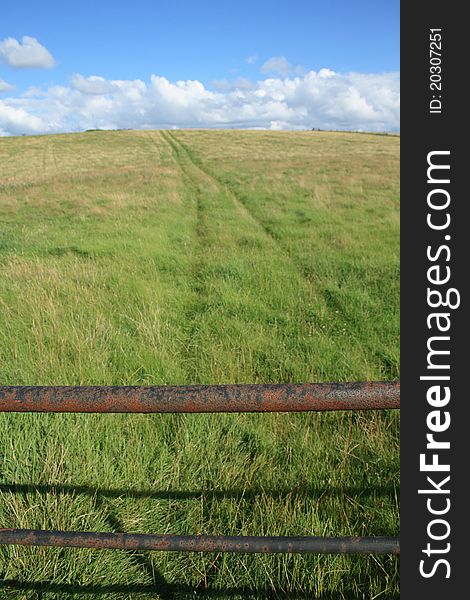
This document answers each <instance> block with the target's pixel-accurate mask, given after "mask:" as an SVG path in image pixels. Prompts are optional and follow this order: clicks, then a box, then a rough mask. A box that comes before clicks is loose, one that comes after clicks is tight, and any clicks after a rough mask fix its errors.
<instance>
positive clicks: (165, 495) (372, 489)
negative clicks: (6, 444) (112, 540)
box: [0, 483, 398, 500]
mask: <svg viewBox="0 0 470 600" xmlns="http://www.w3.org/2000/svg"><path fill="white" fill-rule="evenodd" d="M0 492H4V493H5V492H10V493H13V494H85V495H89V496H101V497H105V498H153V499H155V500H192V499H198V498H202V497H204V498H208V499H218V498H220V499H223V498H238V499H240V500H242V499H245V500H247V499H253V498H256V497H257V496H260V495H264V496H266V495H268V496H271V497H273V498H283V497H288V496H290V497H292V496H294V497H310V498H320V497H330V496H371V495H381V496H389V495H396V494H397V493H398V488H397V487H396V486H394V485H393V484H391V483H387V484H385V485H383V484H381V485H368V486H367V487H364V486H357V487H356V486H345V487H339V486H333V487H327V488H319V487H311V486H302V485H300V486H294V487H292V488H287V487H285V488H280V489H277V490H270V489H264V488H259V489H252V490H193V491H186V490H133V489H129V488H114V489H102V488H96V487H92V486H88V485H64V484H42V483H40V484H32V483H2V484H0Z"/></svg>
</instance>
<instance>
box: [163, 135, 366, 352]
mask: <svg viewBox="0 0 470 600" xmlns="http://www.w3.org/2000/svg"><path fill="white" fill-rule="evenodd" d="M167 134H168V136H169V137H170V138H171V139H172V140H173V142H174V143H175V145H179V147H181V149H182V150H183V151H184V152H185V154H186V156H187V158H188V159H189V160H190V161H191V163H192V164H193V166H194V167H195V168H197V169H198V170H199V171H201V172H202V173H204V175H206V176H207V177H208V178H209V179H210V180H211V181H213V182H214V183H215V184H216V185H217V186H219V188H222V189H223V190H224V191H225V193H226V195H227V196H228V197H229V198H230V199H231V200H232V202H233V203H234V205H235V206H236V207H237V208H238V209H239V210H240V212H241V213H242V214H243V215H244V216H245V217H246V218H248V219H250V220H251V221H252V222H253V223H254V224H255V225H256V226H257V228H258V229H260V230H262V231H263V233H264V234H265V237H267V238H268V239H269V240H271V241H272V242H273V244H274V246H275V247H276V248H277V250H278V252H279V253H280V254H282V255H283V256H284V258H285V259H286V260H288V261H289V263H290V264H291V265H292V268H293V270H295V271H296V272H297V273H298V275H299V276H300V277H301V278H302V280H303V281H304V282H305V283H306V284H307V289H308V295H309V296H312V295H313V296H314V297H315V296H316V297H317V298H318V297H320V298H321V299H322V301H323V302H324V304H325V306H326V308H327V309H328V311H329V312H330V313H331V314H334V315H337V317H336V318H337V319H339V320H341V321H342V322H344V323H347V324H348V326H350V327H355V325H354V323H352V322H351V320H350V318H349V316H348V315H347V313H346V312H345V310H344V307H343V305H342V303H341V302H339V301H338V300H337V299H335V298H334V297H332V294H331V292H330V291H329V290H328V289H322V287H321V286H320V285H319V284H318V280H317V278H316V277H315V276H314V275H313V274H312V273H311V270H310V269H309V268H308V266H307V265H305V264H304V263H303V261H302V260H299V259H298V258H297V257H296V256H295V255H294V254H293V253H292V252H291V251H290V249H289V248H288V246H286V245H285V244H283V243H282V241H281V240H280V239H279V237H278V236H277V235H276V234H275V233H274V232H273V231H272V229H271V228H270V227H269V226H267V225H266V224H265V223H264V222H263V221H262V219H260V218H259V217H257V216H256V215H255V214H254V213H253V212H252V211H251V210H250V208H249V207H248V206H247V204H246V202H245V201H244V200H243V198H242V197H241V196H240V194H238V193H237V192H236V191H235V190H234V189H233V187H232V186H230V185H229V184H227V183H226V182H225V181H222V180H221V179H220V178H218V177H217V175H215V174H214V173H213V172H212V171H211V170H210V169H209V168H208V167H207V166H205V165H203V164H202V161H201V160H200V159H199V158H196V157H194V155H193V153H192V152H191V150H190V149H189V148H188V147H187V146H186V145H185V144H184V143H183V142H181V141H180V140H178V139H177V137H176V136H175V135H174V134H173V133H171V132H167ZM355 337H356V342H357V344H358V345H360V346H361V347H362V348H363V349H364V352H365V354H366V355H368V358H369V359H370V360H371V362H372V363H373V362H374V360H376V355H375V354H374V352H373V351H372V349H371V348H369V346H368V345H367V343H366V341H365V340H363V339H362V337H361V336H360V335H359V336H355Z"/></svg>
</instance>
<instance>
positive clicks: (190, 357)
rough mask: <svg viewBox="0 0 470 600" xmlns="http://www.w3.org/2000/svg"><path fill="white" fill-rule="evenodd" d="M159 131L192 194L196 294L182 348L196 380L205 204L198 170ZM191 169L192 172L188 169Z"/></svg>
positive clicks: (203, 306)
mask: <svg viewBox="0 0 470 600" xmlns="http://www.w3.org/2000/svg"><path fill="white" fill-rule="evenodd" d="M159 135H160V137H161V139H163V140H164V141H165V143H166V145H167V146H168V147H169V148H170V150H171V153H172V155H173V157H174V160H175V162H176V164H177V165H178V168H179V169H180V171H181V175H182V178H183V182H184V184H185V186H184V187H185V195H186V197H187V198H190V196H193V198H190V200H191V203H190V207H191V210H192V211H194V213H195V214H194V222H195V226H194V232H193V240H194V253H193V256H192V260H191V267H190V278H191V282H192V284H191V289H192V291H193V292H194V296H195V297H194V300H193V302H192V303H191V304H190V305H189V306H188V307H187V310H186V313H185V322H187V323H189V328H188V331H187V334H186V336H185V337H186V341H185V344H184V350H183V352H184V355H185V362H186V364H187V366H186V373H187V376H188V381H189V382H190V383H192V384H195V383H201V382H200V381H199V375H198V371H199V369H198V364H197V361H198V356H199V352H198V346H197V344H196V343H194V341H193V340H194V338H195V336H196V335H197V332H198V324H199V321H200V319H201V317H202V315H203V314H204V313H205V312H206V311H207V308H208V292H207V286H206V283H205V278H204V273H205V270H206V258H205V255H206V253H207V250H208V229H207V222H206V206H205V203H204V199H203V188H202V185H201V183H200V182H199V181H198V179H200V177H198V172H197V171H196V173H194V169H195V166H194V165H193V163H192V162H190V161H188V160H187V159H186V154H183V151H182V149H181V148H180V147H179V146H178V144H177V143H175V141H174V140H173V138H172V137H171V136H169V135H168V134H167V132H164V131H160V132H159ZM185 159H186V160H185ZM191 171H193V172H192V173H191ZM188 204H189V203H188Z"/></svg>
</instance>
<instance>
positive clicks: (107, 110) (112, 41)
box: [0, 0, 399, 135]
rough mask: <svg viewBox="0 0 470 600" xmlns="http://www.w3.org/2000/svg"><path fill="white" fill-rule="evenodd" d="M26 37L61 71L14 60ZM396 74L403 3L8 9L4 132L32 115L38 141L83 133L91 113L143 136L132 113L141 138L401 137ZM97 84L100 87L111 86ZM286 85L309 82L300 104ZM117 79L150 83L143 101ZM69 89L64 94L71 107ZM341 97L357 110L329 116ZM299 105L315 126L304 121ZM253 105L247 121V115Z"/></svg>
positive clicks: (1, 49) (0, 61)
mask: <svg viewBox="0 0 470 600" xmlns="http://www.w3.org/2000/svg"><path fill="white" fill-rule="evenodd" d="M24 36H29V38H34V40H35V42H33V47H30V49H29V52H30V54H29V55H28V56H30V55H31V52H36V51H37V52H42V51H43V52H45V53H48V55H49V57H50V61H49V63H47V60H46V61H45V62H44V61H43V64H42V67H41V61H38V60H36V61H34V60H33V61H32V62H31V63H28V62H27V61H26V62H23V64H22V65H18V61H16V62H15V60H14V55H13V50H15V49H14V48H13V46H12V43H13V42H12V41H11V40H15V41H16V42H15V43H16V44H17V47H16V49H17V50H18V52H23V56H26V54H25V53H26V49H25V48H24V45H25V43H28V42H25V39H24ZM2 44H3V45H2ZM34 44H36V45H34ZM41 49H43V50H41ZM52 62H53V66H52ZM38 65H39V66H38ZM322 69H323V71H322ZM312 72H313V73H315V74H317V75H318V73H320V72H322V73H323V75H325V77H323V78H318V77H317V78H316V79H315V77H313V76H309V77H308V78H307V81H306V82H305V81H304V80H305V78H306V77H307V75H308V74H309V73H312ZM398 72H399V2H398V1H397V0H379V1H377V0H375V1H369V0H358V1H356V2H354V1H352V0H351V1H346V0H330V1H328V2H326V1H323V2H317V1H314V0H310V1H304V0H297V1H295V0H293V1H291V2H273V1H265V0H261V1H256V0H252V2H248V1H245V0H239V1H238V2H222V1H220V0H219V1H218V2H215V1H203V2H201V1H199V2H194V1H192V2H190V1H183V0H173V1H169V2H165V3H160V2H157V1H154V2H151V1H147V0H134V1H133V2H119V1H114V2H110V1H108V0H104V1H103V0H101V1H100V0H95V2H90V1H89V0H82V1H81V2H73V1H70V2H63V1H62V2H55V1H54V2H51V1H49V2H47V1H46V2H21V3H16V4H13V3H9V6H8V8H6V9H5V8H4V9H3V11H2V18H1V20H0V91H1V93H0V103H1V104H0V133H3V134H4V135H7V134H12V133H13V134H17V133H19V129H21V126H22V120H21V114H22V113H21V111H23V112H25V113H27V115H28V116H29V117H31V118H30V119H29V121H28V119H26V117H25V118H24V119H23V125H24V127H23V129H25V132H26V133H34V132H37V133H39V132H41V131H42V130H44V131H59V130H67V129H68V130H75V129H79V128H80V127H82V126H86V124H87V118H85V116H86V115H88V117H90V119H91V120H92V121H93V119H95V120H96V124H97V125H101V126H103V127H107V126H109V127H111V126H119V125H120V124H123V125H126V126H128V125H129V126H132V111H133V106H134V108H135V111H134V113H135V114H134V118H135V127H137V128H142V127H144V126H145V127H146V126H155V127H159V126H172V127H178V126H198V125H199V126H235V127H237V126H240V127H242V126H247V127H266V128H294V129H295V128H308V126H309V125H312V126H318V127H321V126H322V124H323V125H324V126H325V128H328V127H334V125H335V124H336V125H337V126H338V128H341V126H343V127H344V128H347V129H354V128H358V129H362V128H364V127H363V126H364V125H365V126H366V128H367V125H368V124H369V125H370V128H371V129H380V128H381V127H382V128H385V129H388V130H396V129H397V127H398V121H397V113H396V106H395V105H396V100H397V95H398ZM332 74H333V75H332ZM350 74H356V75H357V77H356V78H355V79H354V78H353V79H351V78H350ZM152 75H153V76H156V77H157V78H164V80H165V81H163V80H162V79H155V78H154V79H153V80H152V79H151V78H152ZM360 75H362V76H365V75H367V76H368V78H365V77H363V78H362V79H361V78H360V77H359V76H360ZM77 76H79V79H77ZM92 76H97V77H99V78H101V79H100V80H99V83H100V85H99V86H98V84H97V81H96V80H89V78H90V77H92ZM372 76H374V77H375V79H372ZM74 77H75V79H74ZM80 78H81V79H80ZM267 80H271V81H274V82H275V83H274V84H273V85H271V84H266V83H265V82H266V81H267ZM288 80H289V81H292V82H297V83H296V84H293V85H294V87H295V85H296V86H297V87H296V90H295V93H294V92H293V91H292V90H293V88H292V86H290V87H289V86H288V85H287V83H286V82H287V81H288ZM327 80H328V81H327ZM87 81H88V82H90V81H92V82H93V81H94V83H92V85H91V84H90V85H88V84H86V82H87ZM116 81H120V82H125V81H127V82H132V81H134V82H135V81H139V82H141V83H143V84H144V86H145V89H144V88H143V87H142V86H141V85H140V84H139V85H137V84H135V86H134V88H133V91H132V90H131V89H130V88H131V87H132V86H131V85H130V84H128V85H127V87H126V86H125V85H124V84H111V83H109V82H116ZM166 81H167V82H168V83H169V85H170V87H168V86H167V84H166V83H165V82H166ZM178 81H183V82H189V81H197V82H199V83H200V84H201V85H202V86H203V88H204V91H203V92H202V91H201V90H200V89H199V88H198V89H196V88H194V87H192V88H191V86H189V87H188V86H186V88H184V86H183V88H182V87H181V86H180V87H179V88H178V89H177V88H175V89H173V88H172V87H171V86H175V85H176V83H177V82H178ZM84 82H85V83H84ZM276 82H278V83H279V85H277V84H276ZM358 82H359V83H358ZM108 84H109V85H108ZM93 86H94V87H93ZM100 86H101V87H100ZM273 86H274V87H273ZM124 87H125V88H126V90H125V91H124ZM58 88H63V89H62V92H61V97H62V100H61V101H59V99H58V95H60V94H58ZM352 88H354V89H357V93H356V92H352V91H351V89H352ZM379 88H380V90H381V91H380V93H379V92H378V90H379ZM100 90H101V92H102V93H101V94H100V93H98V92H99V91H100ZM175 90H176V92H175ZM181 90H183V92H184V93H183V92H182V91H181ZM175 93H177V94H179V96H178V98H179V100H178V101H177V103H178V102H179V105H180V107H185V108H186V112H185V113H184V115H183V116H182V119H181V123H179V122H178V119H177V118H176V115H175V114H174V111H173V112H172V111H171V110H169V106H168V104H169V103H170V104H171V98H174V96H175ZM211 93H212V94H213V95H212V96H211V95H210V94H211ZM78 94H82V96H84V97H83V98H80V97H79V96H78ZM214 94H215V95H214ZM332 94H333V95H334V94H338V95H339V96H338V98H339V100H340V102H339V104H340V105H341V103H342V104H343V105H344V107H345V109H346V108H347V98H348V94H350V98H351V106H353V107H354V106H355V110H351V111H349V112H348V110H345V111H343V113H341V111H337V110H336V111H335V109H334V107H333V106H330V107H326V105H325V102H326V98H327V96H328V95H330V96H331V95H332ZM371 94H372V95H371ZM374 94H375V95H374ZM90 95H91V96H93V97H92V98H89V96H90ZM85 96H86V97H85ZM98 96H99V97H101V100H100V99H99V98H98ZM131 96H134V101H135V103H136V104H134V105H132V103H131V101H130V100H129V98H130V97H131ZM137 96H139V98H137ZM392 96H393V102H395V105H394V104H393V102H392ZM261 97H263V98H265V100H264V101H261V100H260V98H261ZM139 99H140V100H139ZM315 99H317V101H318V103H317V106H314V105H313V104H312V103H314V101H315ZM381 99H382V100H383V102H385V105H386V106H385V105H384V106H382V105H381V104H380V102H381ZM113 101H115V104H113V103H112V102H113ZM139 101H140V104H139ZM289 102H290V104H289ZM299 102H300V105H301V107H302V111H303V114H304V118H303V120H302V119H300V118H297V117H296V115H295V113H294V107H295V106H300V105H299ZM224 103H225V104H224ZM279 103H280V104H279ZM241 104H243V106H244V109H243V110H238V112H237V111H236V110H235V107H236V106H238V107H239V108H240V106H241ZM124 105H125V106H124ZM225 105H226V106H227V112H226V117H227V118H225V115H224V114H223V107H224V106H225ZM281 105H282V106H281ZM392 105H393V106H395V109H393V106H392ZM189 106H191V107H192V108H191V110H189V108H188V107H189ZM270 106H271V107H272V109H273V110H272V115H270V114H269V107H270ZM368 106H369V107H370V108H371V110H368V108H367V107H368ZM214 107H215V108H216V112H217V119H215V120H213V122H212V121H211V119H210V112H211V110H213V109H214ZM361 107H362V108H361ZM170 108H171V107H170ZM54 110H55V113H56V118H55V120H54V119H53V118H52V112H53V111H54ZM15 111H16V112H15ZM57 111H58V113H60V114H58V113H57ZM77 111H78V113H80V111H81V113H82V115H85V116H83V118H82V119H80V118H79V116H80V115H78V116H77V114H75V116H74V119H75V120H73V119H72V120H70V124H69V126H68V125H67V115H68V114H69V115H70V117H71V116H72V113H76V112H77ZM93 111H95V112H93ZM302 111H301V112H302ZM374 111H375V112H374ZM394 111H395V112H394ZM143 112H145V114H146V116H145V118H144V117H143V116H142V115H143ZM392 113H394V114H393V115H392ZM137 114H139V115H140V117H139V118H136V115H137ZM2 115H3V117H2ZM90 115H91V116H90ZM113 115H114V117H113ZM231 115H232V117H233V118H231ZM355 115H356V117H357V118H355ZM270 116H272V117H273V118H272V119H270ZM2 118H3V121H2ZM273 124H274V126H273ZM18 127H19V129H18ZM26 130H27V131H26Z"/></svg>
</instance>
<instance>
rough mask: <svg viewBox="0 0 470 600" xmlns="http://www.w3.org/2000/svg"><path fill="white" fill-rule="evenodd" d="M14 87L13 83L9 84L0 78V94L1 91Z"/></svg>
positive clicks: (8, 90) (7, 90) (9, 90)
mask: <svg viewBox="0 0 470 600" xmlns="http://www.w3.org/2000/svg"><path fill="white" fill-rule="evenodd" d="M14 89H15V86H14V85H10V84H9V83H7V82H6V81H3V79H0V94H1V93H2V92H11V90H14Z"/></svg>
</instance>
